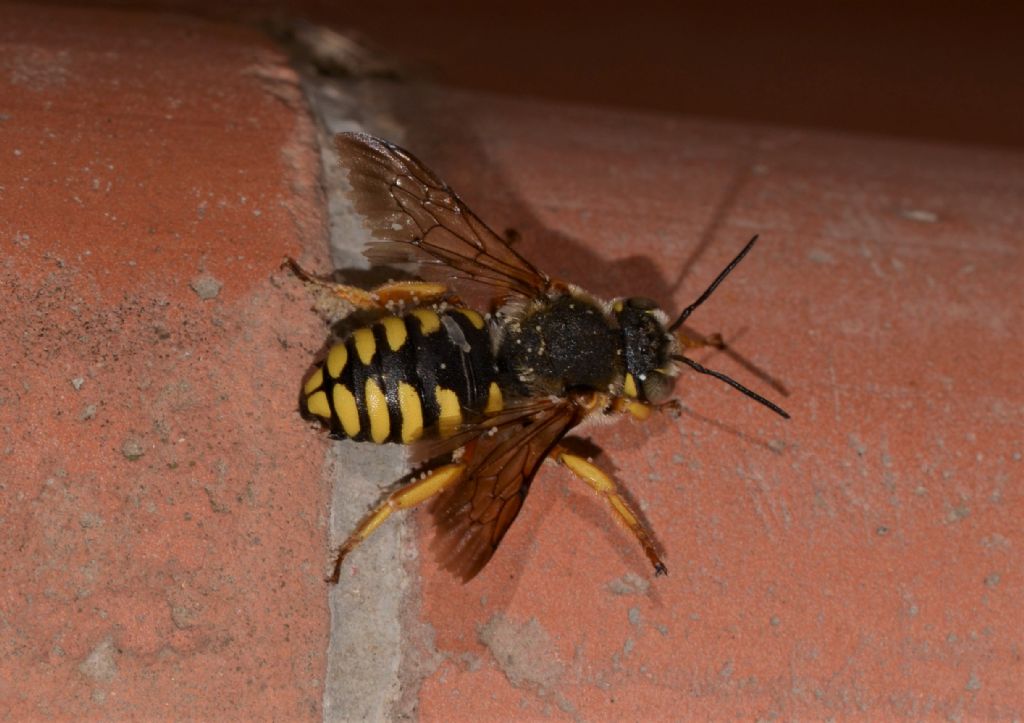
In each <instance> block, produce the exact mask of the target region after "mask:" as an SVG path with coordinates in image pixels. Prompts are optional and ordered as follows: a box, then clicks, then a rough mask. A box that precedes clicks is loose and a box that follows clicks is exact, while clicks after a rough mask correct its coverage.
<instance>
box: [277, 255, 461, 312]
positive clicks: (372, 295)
mask: <svg viewBox="0 0 1024 723" xmlns="http://www.w3.org/2000/svg"><path fill="white" fill-rule="evenodd" d="M281 265H282V266H287V267H288V268H289V269H291V270H292V273H294V274H295V275H296V276H298V277H299V278H300V279H302V280H303V281H304V282H306V283H307V284H312V285H313V286H319V287H320V288H322V289H326V290H327V291H328V292H329V293H331V294H332V295H334V296H336V297H338V298H339V299H342V300H344V301H347V302H348V303H350V304H352V305H353V306H354V307H356V308H357V309H363V310H372V309H386V308H389V307H390V306H391V305H393V304H406V305H409V306H420V305H424V304H432V303H434V302H436V301H441V300H442V299H448V298H450V296H451V294H450V292H449V290H448V287H447V286H445V285H444V284H438V283H433V282H430V281H389V282H387V283H386V284H381V285H380V286H378V287H376V288H374V289H371V290H369V291H367V290H365V289H360V288H358V287H356V286H348V285H347V284H339V283H337V282H335V281H331V280H330V279H325V278H323V277H320V276H316V275H315V274H312V273H310V272H308V271H306V270H305V269H304V268H302V267H301V266H299V263H298V262H297V261H296V260H295V259H293V258H292V257H290V256H288V257H286V258H285V260H284V263H282V264H281Z"/></svg>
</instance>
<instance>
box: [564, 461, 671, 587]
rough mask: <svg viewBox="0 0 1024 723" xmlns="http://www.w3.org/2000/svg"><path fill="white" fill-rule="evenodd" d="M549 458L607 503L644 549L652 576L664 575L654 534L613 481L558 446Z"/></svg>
mask: <svg viewBox="0 0 1024 723" xmlns="http://www.w3.org/2000/svg"><path fill="white" fill-rule="evenodd" d="M551 457H552V458H553V459H554V460H555V461H557V462H559V463H560V464H564V465H565V466H566V467H568V468H569V471H570V472H572V473H573V474H574V475H576V476H577V477H579V478H580V479H581V480H583V481H584V482H586V483H587V484H588V485H590V486H591V487H592V488H593V489H594V491H595V492H597V493H598V494H599V495H601V496H602V497H604V498H605V500H607V502H608V504H609V505H610V506H611V508H612V512H613V513H614V514H615V516H616V517H617V518H618V520H619V521H620V522H622V523H623V524H624V525H625V526H626V527H627V528H629V531H630V532H632V533H633V535H634V536H635V537H636V539H637V540H638V541H639V542H640V545H641V546H642V547H643V548H644V554H645V555H647V559H648V560H650V561H651V564H652V565H654V574H655V575H667V574H668V568H667V567H665V563H663V562H662V561H661V557H660V556H659V555H658V551H657V549H656V548H655V547H654V541H653V539H652V538H653V534H652V533H651V532H650V531H649V530H648V529H647V528H646V526H645V525H644V523H643V522H642V521H641V520H640V517H639V516H638V515H637V514H636V512H635V511H634V510H633V508H632V507H631V506H630V504H629V503H628V502H626V500H625V499H624V498H623V497H622V495H620V494H619V491H618V488H617V487H616V486H615V481H614V480H613V479H612V478H611V477H609V476H608V475H607V474H605V473H604V472H603V471H601V470H600V469H599V468H597V467H595V466H594V465H593V464H591V463H590V462H588V461H587V460H585V459H583V458H582V457H580V456H578V455H575V454H571V453H570V452H568V451H567V450H566V449H565V448H564V447H562V446H560V445H559V446H556V447H555V448H554V449H553V450H552V451H551Z"/></svg>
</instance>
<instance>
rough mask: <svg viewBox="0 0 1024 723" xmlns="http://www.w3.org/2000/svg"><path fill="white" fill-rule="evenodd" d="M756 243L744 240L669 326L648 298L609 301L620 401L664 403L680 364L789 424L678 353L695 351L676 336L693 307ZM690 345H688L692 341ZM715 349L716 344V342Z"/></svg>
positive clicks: (738, 386)
mask: <svg viewBox="0 0 1024 723" xmlns="http://www.w3.org/2000/svg"><path fill="white" fill-rule="evenodd" d="M756 241H757V236H754V238H752V239H750V241H749V242H748V243H747V245H746V246H744V247H743V250H742V251H740V252H739V254H738V255H737V256H736V258H734V259H733V260H732V261H731V262H730V263H729V265H728V266H726V267H725V269H723V270H722V272H721V273H720V274H719V275H718V277H717V278H716V279H715V280H714V281H712V282H711V285H710V286H709V287H708V288H707V289H705V291H704V293H703V294H701V295H700V296H699V297H698V298H697V300H696V301H694V302H693V303H692V304H690V305H689V306H687V307H686V308H685V309H683V311H682V313H681V314H679V317H678V318H677V319H676V320H675V321H673V322H672V323H671V324H669V323H668V317H667V316H666V315H665V312H663V311H662V310H661V309H659V308H658V307H657V305H656V304H655V303H654V302H653V301H651V300H650V299H644V298H642V297H632V298H629V299H622V300H620V301H617V302H615V305H614V307H613V310H614V312H615V314H616V316H617V317H618V320H619V326H620V327H621V328H622V333H623V336H624V337H625V345H624V347H625V355H626V364H625V367H626V376H625V381H624V383H623V393H624V394H625V395H626V396H628V397H633V398H635V399H637V400H639V401H641V402H650V403H652V404H659V403H661V402H665V401H667V400H668V398H669V396H670V395H671V394H672V387H673V386H674V385H675V380H676V377H677V376H679V370H680V367H679V364H685V365H686V366H688V367H690V368H691V369H693V370H694V371H696V372H700V373H701V374H707V375H709V376H713V377H715V378H716V379H720V380H721V381H723V382H725V383H726V384H728V385H729V386H731V387H732V388H734V389H736V390H737V391H740V392H742V393H743V394H746V395H747V396H748V397H750V398H751V399H753V400H754V401H756V402H759V403H761V404H763V405H764V406H766V407H768V408H769V409H771V410H772V411H773V412H775V413H776V414H778V415H780V416H782V417H785V418H786V419H789V415H788V414H787V413H786V412H785V411H784V410H783V409H782V408H780V407H779V406H778V405H776V404H775V403H774V402H770V401H768V400H767V399H765V398H764V397H762V396H761V395H760V394H758V393H756V392H753V391H751V390H749V389H747V388H746V387H745V386H743V385H742V384H740V383H739V382H737V381H736V380H735V379H732V378H730V377H728V376H726V375H725V374H722V373H721V372H717V371H715V370H714V369H708V368H706V367H704V366H703V365H701V364H700V363H698V362H696V361H694V360H693V359H690V358H689V357H686V356H684V355H683V354H682V349H683V347H686V346H695V345H694V344H692V343H687V337H685V336H683V333H682V331H681V327H682V325H683V323H684V322H685V321H686V320H687V319H688V318H689V317H690V314H692V313H693V312H694V311H695V310H696V309H697V307H699V306H700V305H701V304H703V303H704V302H705V301H707V299H708V297H710V296H711V294H712V293H714V291H715V289H716V288H718V285H719V284H720V283H722V281H723V280H724V279H725V277H726V276H728V275H729V273H730V272H731V271H732V270H733V269H734V268H736V265H737V264H738V263H739V262H740V261H742V260H743V257H744V256H746V255H747V252H748V251H750V249H751V248H752V247H753V246H754V243H755V242H756ZM677 334H678V336H677ZM690 341H691V342H692V340H690ZM718 344H721V339H720V338H719V342H718ZM718 344H708V343H706V342H701V343H699V344H696V346H718ZM719 348H722V347H719Z"/></svg>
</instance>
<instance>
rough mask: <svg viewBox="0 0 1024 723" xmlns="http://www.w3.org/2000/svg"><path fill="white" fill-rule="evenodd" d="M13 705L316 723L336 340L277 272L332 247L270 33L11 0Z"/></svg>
mask: <svg viewBox="0 0 1024 723" xmlns="http://www.w3.org/2000/svg"><path fill="white" fill-rule="evenodd" d="M0 48H2V50H0V244H2V247H3V250H2V254H0V257H2V262H0V287H2V289H3V299H4V302H3V304H4V309H3V312H2V313H0V338H2V340H3V341H2V345H3V379H2V381H0V505H2V507H0V530H2V532H0V559H2V561H3V562H2V568H3V584H2V591H0V711H2V712H3V715H5V716H10V717H11V718H12V719H26V718H41V717H51V716H59V717H79V716H89V717H108V716H115V717H122V716H132V717H142V718H145V717H151V716H159V717H199V718H207V719H208V718H214V717H224V716H227V715H229V714H230V715H232V716H237V717H240V718H248V717H251V716H255V715H259V716H275V717H278V718H284V719H289V718H297V717H315V716H316V714H317V711H318V710H319V706H320V700H321V682H320V681H321V680H322V676H323V665H324V649H325V639H326V635H327V611H326V606H325V596H324V586H323V583H322V580H321V574H322V573H321V570H322V567H323V544H324V525H323V519H324V516H325V513H326V495H325V494H324V493H325V490H324V489H323V488H322V485H321V483H320V472H319V470H320V465H321V459H322V444H321V442H320V441H319V440H318V439H317V438H316V437H315V436H312V435H309V434H308V433H307V431H306V429H305V427H304V425H302V424H300V423H298V418H297V415H296V414H295V383H294V378H295V375H296V374H301V371H302V369H303V368H304V366H305V365H306V364H307V363H308V361H307V360H308V357H309V355H310V353H311V351H312V350H311V349H303V348H300V347H296V346H294V345H293V338H294V335H295V334H296V333H297V332H298V333H301V334H303V337H304V336H305V335H306V333H310V332H311V333H312V334H318V333H319V331H318V330H317V331H314V329H318V327H317V325H316V323H315V321H314V320H313V319H311V318H310V315H309V314H308V312H307V311H306V309H305V307H304V305H303V304H302V303H296V302H295V300H294V299H292V298H289V297H288V296H286V295H284V294H283V293H282V291H281V290H279V289H275V288H274V287H273V286H271V284H270V278H271V276H272V274H273V273H274V272H275V269H276V267H277V264H278V263H279V261H280V258H281V256H282V254H284V253H296V252H297V251H298V250H299V242H300V235H301V234H303V233H304V234H305V235H306V236H308V237H311V238H316V237H317V235H318V234H319V233H320V224H321V221H320V216H319V214H320V209H319V204H318V202H317V193H316V190H315V189H316V187H315V185H314V182H315V179H316V172H317V171H316V169H317V166H316V162H317V161H316V156H315V152H314V150H313V149H312V146H311V145H310V144H311V137H312V134H311V127H310V124H309V121H308V120H307V115H306V111H305V109H304V106H303V103H302V101H301V96H300V94H299V93H298V91H297V88H296V85H295V79H294V78H293V76H292V74H291V72H290V71H289V70H287V69H286V66H285V65H284V64H283V56H281V55H280V54H279V53H278V52H276V51H275V50H274V49H273V48H272V47H270V45H269V44H268V43H267V42H266V41H265V40H264V39H263V38H261V37H260V36H259V35H258V34H256V33H253V32H249V31H243V30H240V29H237V28H234V27H230V26H219V25H213V24H207V23H202V22H196V21H192V20H187V19H182V18H175V17H173V16H147V15H144V14H138V13H126V14H121V13H114V12H103V11H77V10H70V9H60V8H31V7H27V6H19V7H4V8H2V9H0Z"/></svg>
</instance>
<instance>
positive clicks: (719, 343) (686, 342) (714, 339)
mask: <svg viewBox="0 0 1024 723" xmlns="http://www.w3.org/2000/svg"><path fill="white" fill-rule="evenodd" d="M690 333H692V334H694V335H693V336H690V335H689V334H686V333H684V332H682V331H677V332H676V338H677V339H679V343H680V344H682V345H683V348H684V349H703V348H704V347H706V346H710V347H711V348H712V349H719V350H723V349H725V348H726V344H725V339H723V338H722V335H721V334H719V333H718V332H715V333H714V334H708V335H707V336H704V335H702V334H697V333H696V332H690Z"/></svg>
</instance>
